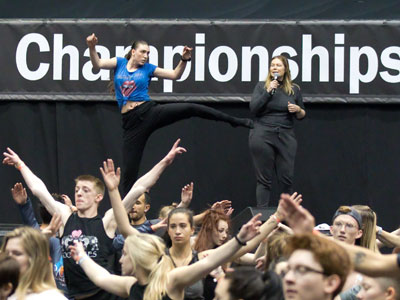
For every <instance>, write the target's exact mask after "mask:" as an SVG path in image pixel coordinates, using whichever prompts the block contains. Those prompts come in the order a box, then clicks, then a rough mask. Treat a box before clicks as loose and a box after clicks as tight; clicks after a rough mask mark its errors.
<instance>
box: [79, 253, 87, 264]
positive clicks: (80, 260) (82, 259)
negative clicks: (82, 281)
mask: <svg viewBox="0 0 400 300" xmlns="http://www.w3.org/2000/svg"><path fill="white" fill-rule="evenodd" d="M88 258H89V256H87V255H84V256H82V257H81V258H79V260H78V265H81V264H82V263H83V262H84V261H85V260H87V259H88Z"/></svg>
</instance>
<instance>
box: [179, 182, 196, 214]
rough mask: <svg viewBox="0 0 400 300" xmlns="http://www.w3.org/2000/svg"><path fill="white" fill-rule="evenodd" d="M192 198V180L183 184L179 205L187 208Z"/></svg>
mask: <svg viewBox="0 0 400 300" xmlns="http://www.w3.org/2000/svg"><path fill="white" fill-rule="evenodd" d="M192 199H193V182H191V183H190V184H187V185H185V186H184V187H183V188H182V192H181V203H180V205H179V207H185V208H188V207H189V205H190V202H191V201H192Z"/></svg>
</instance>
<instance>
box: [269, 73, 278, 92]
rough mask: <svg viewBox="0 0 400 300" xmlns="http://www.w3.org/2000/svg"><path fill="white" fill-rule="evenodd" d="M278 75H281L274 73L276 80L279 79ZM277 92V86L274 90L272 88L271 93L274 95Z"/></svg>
mask: <svg viewBox="0 0 400 300" xmlns="http://www.w3.org/2000/svg"><path fill="white" fill-rule="evenodd" d="M278 76H279V73H274V80H278ZM275 92H276V89H275V88H274V89H272V90H271V95H274V94H275Z"/></svg>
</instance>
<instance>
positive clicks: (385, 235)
mask: <svg viewBox="0 0 400 300" xmlns="http://www.w3.org/2000/svg"><path fill="white" fill-rule="evenodd" d="M376 237H377V239H378V240H379V241H381V242H382V243H383V244H384V245H386V246H389V247H392V248H396V247H400V236H398V235H397V234H393V233H391V232H387V231H385V230H378V231H377V232H376Z"/></svg>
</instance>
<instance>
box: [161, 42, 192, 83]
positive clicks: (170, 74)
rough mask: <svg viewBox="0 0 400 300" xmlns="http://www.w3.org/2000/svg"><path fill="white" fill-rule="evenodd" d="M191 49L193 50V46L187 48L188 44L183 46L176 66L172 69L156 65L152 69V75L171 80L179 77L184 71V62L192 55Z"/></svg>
mask: <svg viewBox="0 0 400 300" xmlns="http://www.w3.org/2000/svg"><path fill="white" fill-rule="evenodd" d="M192 50H193V48H189V47H188V46H185V47H183V53H182V58H181V60H180V61H179V63H178V65H177V66H176V68H175V69H173V70H166V69H163V68H159V67H157V68H156V69H155V70H154V76H156V77H159V78H165V79H172V80H176V79H179V78H181V76H182V74H183V71H185V68H186V63H187V62H188V61H190V59H191V57H192Z"/></svg>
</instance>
